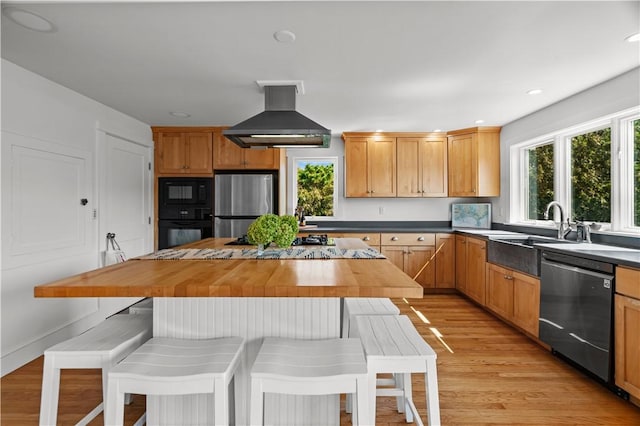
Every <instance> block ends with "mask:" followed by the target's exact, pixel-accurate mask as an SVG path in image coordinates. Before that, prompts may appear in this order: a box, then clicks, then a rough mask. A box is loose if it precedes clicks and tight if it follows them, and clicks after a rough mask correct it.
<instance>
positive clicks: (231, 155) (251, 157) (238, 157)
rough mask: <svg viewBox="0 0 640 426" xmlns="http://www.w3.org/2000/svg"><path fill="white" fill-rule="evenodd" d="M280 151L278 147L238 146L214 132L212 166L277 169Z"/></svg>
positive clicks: (219, 168) (218, 168) (220, 167)
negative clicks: (256, 147) (255, 147)
mask: <svg viewBox="0 0 640 426" xmlns="http://www.w3.org/2000/svg"><path fill="white" fill-rule="evenodd" d="M280 152H281V150H280V148H266V149H253V148H240V147H239V146H238V145H236V144H235V143H233V142H231V141H230V140H229V139H227V138H225V137H224V136H223V135H222V133H216V134H215V136H214V140H213V168H214V169H215V170H225V169H226V170H229V169H256V170H262V169H265V170H277V169H279V168H280Z"/></svg>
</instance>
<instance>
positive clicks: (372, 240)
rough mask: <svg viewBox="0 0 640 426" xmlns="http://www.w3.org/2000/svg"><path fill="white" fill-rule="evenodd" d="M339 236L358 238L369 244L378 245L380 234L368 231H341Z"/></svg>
mask: <svg viewBox="0 0 640 426" xmlns="http://www.w3.org/2000/svg"><path fill="white" fill-rule="evenodd" d="M341 237H344V238H358V239H360V240H362V241H364V242H365V243H367V244H368V245H370V246H379V245H380V234H369V233H351V232H347V233H343V234H341Z"/></svg>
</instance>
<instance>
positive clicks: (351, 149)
mask: <svg viewBox="0 0 640 426" xmlns="http://www.w3.org/2000/svg"><path fill="white" fill-rule="evenodd" d="M343 138H344V158H345V169H346V170H345V175H346V191H345V192H346V196H347V197H395V196H396V138H395V137H388V136H355V135H352V134H346V133H345V134H343Z"/></svg>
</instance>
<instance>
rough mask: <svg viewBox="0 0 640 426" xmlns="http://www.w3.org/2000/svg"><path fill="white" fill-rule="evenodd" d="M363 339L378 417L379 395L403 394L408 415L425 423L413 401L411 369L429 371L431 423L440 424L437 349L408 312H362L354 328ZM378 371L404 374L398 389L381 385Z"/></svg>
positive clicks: (371, 402) (426, 380) (371, 406)
mask: <svg viewBox="0 0 640 426" xmlns="http://www.w3.org/2000/svg"><path fill="white" fill-rule="evenodd" d="M351 331H352V333H353V335H354V336H355V337H359V338H360V340H361V341H362V345H363V347H364V351H365V354H366V357H367V368H368V370H369V409H370V410H371V413H372V414H371V416H372V417H371V419H372V420H375V415H376V396H398V395H400V396H401V397H402V398H403V399H404V401H405V403H406V410H405V411H406V419H407V422H409V423H410V422H412V421H413V417H414V416H415V420H416V423H418V424H419V425H421V426H422V425H423V423H422V420H421V419H420V416H419V415H418V410H417V409H416V406H415V404H414V403H413V395H412V386H411V373H425V378H424V383H425V388H426V389H425V393H426V400H427V401H426V402H427V413H428V419H429V426H436V425H440V403H439V399H438V378H437V371H436V357H437V356H436V353H435V352H434V351H433V349H432V348H431V346H429V345H428V344H427V343H426V342H425V341H424V339H423V338H422V336H420V334H419V333H418V331H417V330H416V328H415V327H414V326H413V324H412V323H411V320H410V319H409V317H407V316H406V315H396V316H390V315H373V316H358V317H357V318H356V319H355V324H354V326H353V327H352V328H351ZM377 373H393V374H394V375H396V376H398V375H404V378H403V380H400V381H398V382H399V383H397V385H399V386H400V388H398V389H388V388H382V389H380V388H377V384H376V374H377Z"/></svg>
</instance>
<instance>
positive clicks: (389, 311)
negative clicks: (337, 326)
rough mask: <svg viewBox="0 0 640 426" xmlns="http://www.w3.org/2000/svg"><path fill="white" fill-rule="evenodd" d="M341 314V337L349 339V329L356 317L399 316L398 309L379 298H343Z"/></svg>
mask: <svg viewBox="0 0 640 426" xmlns="http://www.w3.org/2000/svg"><path fill="white" fill-rule="evenodd" d="M343 300H344V311H343V313H342V337H349V327H350V324H351V322H352V321H353V317H355V316H356V315H400V309H399V308H398V307H397V306H396V305H395V304H394V303H393V302H392V301H391V299H385V298H380V297H345V298H344V299H343Z"/></svg>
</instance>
